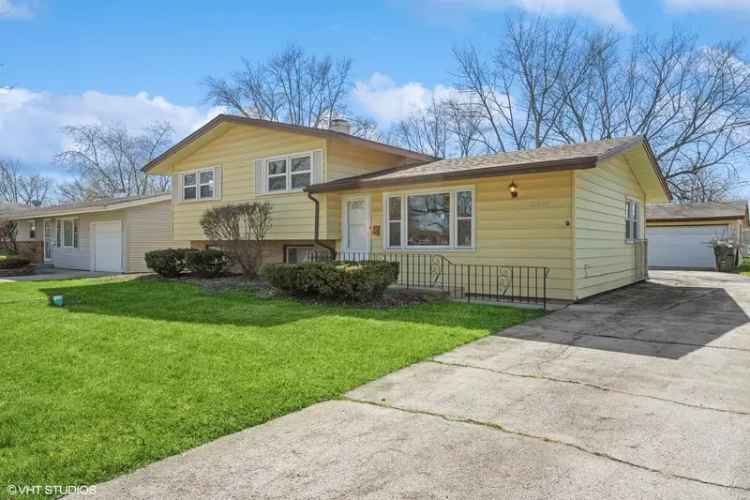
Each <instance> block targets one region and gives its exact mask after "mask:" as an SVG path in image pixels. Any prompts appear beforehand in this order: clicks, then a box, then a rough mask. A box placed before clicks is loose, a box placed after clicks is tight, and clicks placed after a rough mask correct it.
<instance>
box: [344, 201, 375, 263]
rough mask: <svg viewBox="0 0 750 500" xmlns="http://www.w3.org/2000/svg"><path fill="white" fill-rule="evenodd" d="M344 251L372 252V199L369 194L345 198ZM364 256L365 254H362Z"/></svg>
mask: <svg viewBox="0 0 750 500" xmlns="http://www.w3.org/2000/svg"><path fill="white" fill-rule="evenodd" d="M342 203H343V205H344V206H343V213H344V221H343V223H344V224H343V225H344V227H343V228H342V229H343V241H342V243H343V245H342V248H343V251H344V252H347V253H357V254H360V253H361V254H367V253H369V252H370V199H369V197H367V196H361V197H356V198H344V200H343V201H342ZM362 256H363V257H364V255H362Z"/></svg>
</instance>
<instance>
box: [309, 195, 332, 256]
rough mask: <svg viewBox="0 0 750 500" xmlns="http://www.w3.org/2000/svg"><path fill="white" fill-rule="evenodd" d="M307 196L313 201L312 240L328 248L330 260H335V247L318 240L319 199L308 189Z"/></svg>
mask: <svg viewBox="0 0 750 500" xmlns="http://www.w3.org/2000/svg"><path fill="white" fill-rule="evenodd" d="M307 197H308V198H310V199H311V200H312V202H313V203H315V223H314V224H315V229H314V233H313V234H314V236H313V242H314V243H315V244H316V245H318V246H321V247H323V248H325V249H326V250H328V252H330V254H331V260H336V249H335V248H331V247H329V246H328V245H326V244H325V243H323V242H322V241H320V201H319V200H318V199H317V198H315V197H314V196H313V195H312V193H311V192H309V191H307Z"/></svg>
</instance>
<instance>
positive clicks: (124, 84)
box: [0, 0, 750, 169]
mask: <svg viewBox="0 0 750 500" xmlns="http://www.w3.org/2000/svg"><path fill="white" fill-rule="evenodd" d="M510 9H521V10H526V11H528V12H531V13H539V12H542V13H544V14H545V15H551V16H575V17H577V18H579V19H580V20H581V21H582V22H585V23H593V24H599V25H614V26H615V27H616V28H617V29H619V30H621V31H623V32H624V33H647V32H659V31H665V30H670V29H671V28H672V26H673V25H678V26H684V27H686V28H689V29H691V30H693V31H696V32H698V33H699V34H700V36H701V39H702V41H704V42H706V43H710V42H712V41H716V40H719V39H725V38H740V37H743V36H744V34H745V32H746V26H747V25H748V23H749V22H750V0H403V1H396V0H385V1H382V2H379V1H376V0H371V1H368V2H358V1H354V2H352V1H351V0H348V1H345V2H344V1H341V2H338V1H330V2H325V1H321V2H311V1H304V2H302V1H300V2H285V1H282V0H277V1H275V2H260V1H255V2H248V1H216V2H197V1H182V2H176V1H172V2H170V1H153V0H152V1H148V2H147V1H137V0H131V1H120V2H92V1H79V0H65V1H63V0H57V1H55V0H0V64H2V65H3V66H2V68H0V82H3V83H10V84H12V85H13V86H14V89H13V90H12V91H11V93H10V94H9V93H8V92H5V94H4V95H0V155H3V156H16V157H19V158H21V159H22V160H25V161H26V162H27V163H29V164H31V165H34V166H37V167H39V168H45V169H46V167H45V166H44V165H45V164H46V163H48V162H49V159H50V158H51V156H52V155H53V154H54V152H55V151H56V150H59V149H60V148H61V147H62V146H63V145H64V143H63V139H62V136H61V134H60V131H59V129H60V126H62V125H64V124H66V123H85V122H91V121H118V122H122V123H125V124H126V125H129V126H131V127H133V128H138V127H140V126H143V125H144V124H145V123H147V122H148V121H151V120H153V119H161V118H163V119H168V120H170V121H172V122H173V123H174V124H175V127H176V129H177V131H178V134H179V135H184V134H186V133H188V132H190V131H191V130H192V129H194V128H196V127H198V126H200V124H202V123H203V122H205V121H206V120H207V119H209V118H210V116H211V115H212V113H215V112H217V110H215V109H211V108H210V106H208V105H207V104H206V103H205V102H204V101H203V96H204V91H205V90H204V88H203V87H202V85H201V80H202V79H203V78H204V77H206V76H208V75H214V76H225V75H228V74H229V73H231V72H232V71H233V70H235V69H238V68H239V66H240V60H241V58H242V57H246V58H248V59H251V60H262V59H264V58H266V57H267V56H269V55H270V54H271V53H273V52H275V51H278V50H279V49H280V48H282V47H283V46H285V45H286V44H287V43H289V42H296V43H299V44H301V45H302V46H304V47H306V48H307V49H309V50H310V51H311V52H314V53H318V54H332V55H335V56H349V57H351V58H353V60H354V68H353V77H354V80H355V82H357V88H356V91H355V93H354V95H353V97H352V106H353V107H354V108H355V110H357V111H358V112H361V113H365V114H370V115H372V116H374V117H375V118H376V119H377V120H379V121H380V122H381V123H383V124H387V123H388V122H389V121H392V120H395V119H397V118H398V117H399V116H400V114H401V113H404V112H405V111H408V108H409V107H410V106H415V105H418V104H419V102H420V100H423V99H425V97H426V96H429V95H430V93H431V92H433V91H435V89H436V88H437V89H439V88H440V87H441V86H449V85H450V84H451V82H452V78H451V75H450V72H451V70H452V59H451V56H450V51H451V48H452V47H453V46H455V45H457V44H463V43H465V42H469V41H471V42H473V43H475V44H476V45H478V46H480V47H485V48H490V47H492V46H494V44H495V40H496V37H497V34H498V32H499V30H500V28H501V25H502V22H503V16H504V15H505V14H506V13H507V12H509V11H510ZM11 125H12V126H11Z"/></svg>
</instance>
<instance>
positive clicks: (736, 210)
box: [646, 201, 750, 270]
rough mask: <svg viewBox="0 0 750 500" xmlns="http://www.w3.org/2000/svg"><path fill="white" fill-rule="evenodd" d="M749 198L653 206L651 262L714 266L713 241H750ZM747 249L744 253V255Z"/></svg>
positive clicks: (649, 214)
mask: <svg viewBox="0 0 750 500" xmlns="http://www.w3.org/2000/svg"><path fill="white" fill-rule="evenodd" d="M749 222H750V218H749V217H748V208H747V202H746V201H736V202H711V203H689V204H664V205H649V206H647V207H646V238H647V239H648V265H649V267H650V268H654V269H710V270H712V269H714V268H715V259H714V254H713V248H712V246H711V242H712V241H713V240H716V239H734V240H737V241H738V242H739V243H740V248H744V247H746V246H747V244H748V243H750V229H749V228H748V224H749ZM744 253H746V252H743V254H744Z"/></svg>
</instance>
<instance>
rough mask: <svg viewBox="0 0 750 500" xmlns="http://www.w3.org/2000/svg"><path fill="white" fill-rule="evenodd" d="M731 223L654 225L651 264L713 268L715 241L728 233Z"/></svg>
mask: <svg viewBox="0 0 750 500" xmlns="http://www.w3.org/2000/svg"><path fill="white" fill-rule="evenodd" d="M726 234H727V226H681V227H650V228H647V229H646V237H647V238H648V265H649V267H678V268H688V269H689V268H695V269H713V268H714V267H715V264H716V261H715V259H714V252H713V249H712V248H711V241H712V240H713V239H715V238H721V237H723V236H726Z"/></svg>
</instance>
